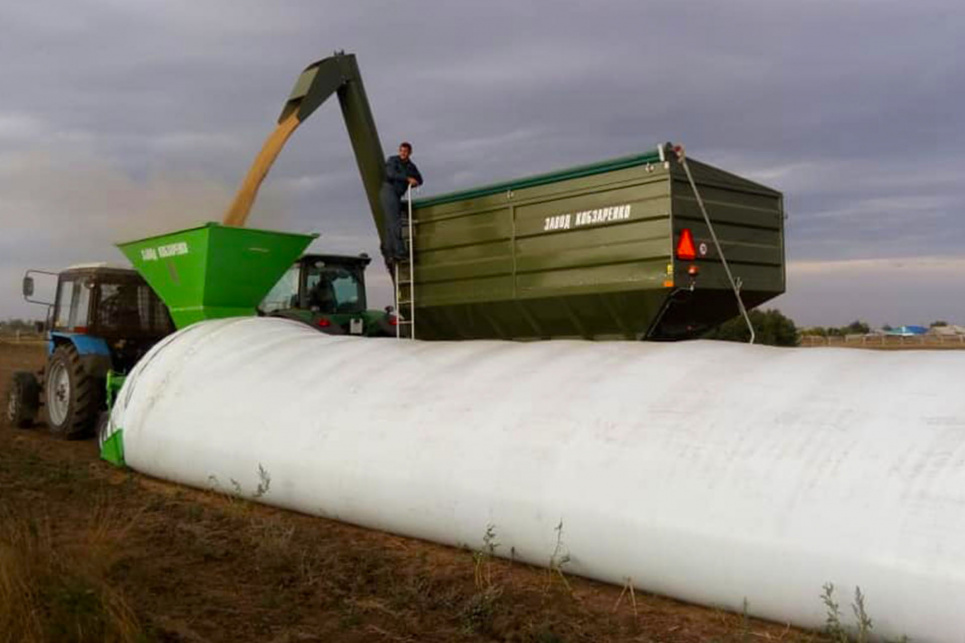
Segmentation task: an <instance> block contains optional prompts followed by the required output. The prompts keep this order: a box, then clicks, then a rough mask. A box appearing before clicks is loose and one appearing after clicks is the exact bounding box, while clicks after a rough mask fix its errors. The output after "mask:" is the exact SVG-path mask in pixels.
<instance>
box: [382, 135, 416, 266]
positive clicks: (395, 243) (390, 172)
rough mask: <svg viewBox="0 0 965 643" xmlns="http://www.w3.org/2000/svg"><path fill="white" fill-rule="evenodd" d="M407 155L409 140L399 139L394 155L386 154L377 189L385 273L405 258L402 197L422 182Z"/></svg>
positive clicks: (409, 154)
mask: <svg viewBox="0 0 965 643" xmlns="http://www.w3.org/2000/svg"><path fill="white" fill-rule="evenodd" d="M411 156H412V145H411V144H410V143H408V142H403V143H402V144H401V145H399V154H398V156H390V157H389V158H388V159H387V160H386V161H385V183H383V184H382V189H381V191H380V192H379V199H380V200H381V201H382V216H383V217H384V219H383V221H384V222H385V239H384V240H383V242H382V256H383V257H384V258H385V265H386V267H387V268H388V269H389V272H391V271H392V268H393V266H395V264H398V263H401V262H403V261H406V260H407V259H408V258H409V255H408V253H407V252H406V248H405V244H404V243H402V211H403V210H402V197H403V196H405V194H406V192H407V191H408V189H409V188H410V187H418V186H420V185H422V174H420V173H419V168H417V167H416V165H415V163H413V162H412V159H411ZM410 242H411V240H410Z"/></svg>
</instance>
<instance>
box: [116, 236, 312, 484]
mask: <svg viewBox="0 0 965 643" xmlns="http://www.w3.org/2000/svg"><path fill="white" fill-rule="evenodd" d="M317 236H318V235H317V234H293V233H290V232H275V231H271V230H257V229H253V228H236V227H231V226H224V225H221V224H219V223H208V224H205V225H203V226H199V227H197V228H188V229H187V230H177V231H175V232H169V233H167V234H161V235H157V236H154V237H148V238H146V239H138V240H136V241H128V242H126V243H119V244H117V247H118V248H120V250H121V252H123V253H124V255H125V256H126V257H127V258H128V260H129V261H130V262H131V263H132V264H133V265H134V268H135V269H137V271H138V272H139V273H140V274H141V276H142V277H144V280H145V281H147V283H148V284H149V285H150V286H151V288H152V289H153V290H154V292H155V293H157V295H158V296H159V297H160V298H161V300H162V301H164V303H165V304H166V305H167V307H168V309H169V311H170V313H171V318H172V319H173V320H174V324H175V325H176V326H177V327H178V328H179V329H180V328H184V327H185V326H189V325H190V324H193V323H195V322H199V321H203V320H206V319H220V318H223V317H247V316H252V315H256V314H257V307H258V304H259V303H261V301H262V299H264V297H265V295H266V294H267V293H268V291H269V290H271V288H272V286H274V285H275V284H276V283H277V282H278V280H279V279H280V278H281V276H282V275H283V274H284V273H285V271H287V270H288V269H289V268H290V267H291V265H292V264H293V263H294V262H295V260H296V259H297V258H298V257H299V256H301V254H302V252H304V251H305V249H306V248H307V247H308V245H309V244H310V243H311V242H312V241H313V240H314V239H315V238H316V237H317ZM123 383H124V375H121V374H118V373H114V372H111V373H108V377H107V398H108V407H110V405H111V403H112V401H113V400H114V399H116V396H117V394H118V393H119V392H120V389H121V386H122V385H123ZM123 434H124V430H123V428H122V427H112V426H111V425H110V423H109V422H108V421H107V418H106V414H105V418H104V421H103V422H102V423H101V424H100V426H99V428H98V441H99V443H100V450H101V457H102V458H103V459H105V460H107V461H108V462H111V463H112V464H114V465H117V466H124V437H123Z"/></svg>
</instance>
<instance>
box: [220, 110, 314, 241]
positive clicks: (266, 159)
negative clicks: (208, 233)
mask: <svg viewBox="0 0 965 643" xmlns="http://www.w3.org/2000/svg"><path fill="white" fill-rule="evenodd" d="M300 123H301V121H299V120H298V116H297V111H295V112H292V113H291V114H290V115H289V116H288V118H286V119H285V120H283V121H282V122H280V123H279V124H278V127H276V128H275V131H273V132H272V133H271V135H270V136H269V137H268V139H267V140H266V141H265V144H264V145H263V146H262V148H261V152H259V153H258V156H257V157H255V161H254V163H252V164H251V167H250V168H249V169H248V174H247V176H245V180H244V181H243V182H242V183H241V187H240V188H238V193H237V194H236V195H235V198H234V201H232V203H231V207H229V208H228V210H227V211H226V212H225V214H224V218H223V219H222V221H223V223H224V224H225V225H230V226H239V227H241V226H244V225H245V222H246V221H247V220H248V215H249V214H250V213H251V206H252V204H254V202H255V197H256V196H258V188H259V187H261V182H262V181H264V180H265V177H266V176H267V175H268V170H270V169H271V165H272V163H274V162H275V159H276V158H278V154H279V153H280V152H281V148H282V147H284V146H285V142H286V141H287V140H288V137H289V136H291V135H292V132H294V131H295V128H297V127H298V125H299V124H300Z"/></svg>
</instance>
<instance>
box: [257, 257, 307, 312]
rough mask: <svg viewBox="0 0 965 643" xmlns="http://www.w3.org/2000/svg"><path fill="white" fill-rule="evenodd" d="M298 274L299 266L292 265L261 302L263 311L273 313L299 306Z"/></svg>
mask: <svg viewBox="0 0 965 643" xmlns="http://www.w3.org/2000/svg"><path fill="white" fill-rule="evenodd" d="M298 275H299V267H298V266H297V265H296V266H292V267H291V268H289V269H288V272H286V273H285V274H284V275H283V276H282V278H281V279H280V280H279V281H278V283H277V284H275V287H274V288H272V289H271V292H269V293H268V294H267V295H266V296H265V298H264V299H263V300H262V302H261V306H259V308H261V311H262V312H264V313H273V312H275V311H276V310H285V309H286V308H297V307H298Z"/></svg>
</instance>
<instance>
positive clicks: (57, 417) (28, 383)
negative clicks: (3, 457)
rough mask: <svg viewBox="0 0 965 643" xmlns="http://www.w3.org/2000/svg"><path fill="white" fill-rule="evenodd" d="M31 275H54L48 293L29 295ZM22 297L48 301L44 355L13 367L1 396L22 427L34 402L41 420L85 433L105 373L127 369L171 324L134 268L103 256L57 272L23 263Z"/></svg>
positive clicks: (67, 432)
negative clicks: (38, 365)
mask: <svg viewBox="0 0 965 643" xmlns="http://www.w3.org/2000/svg"><path fill="white" fill-rule="evenodd" d="M35 275H47V277H48V278H50V279H53V278H54V277H56V290H55V291H54V294H53V301H44V300H41V299H37V298H35V290H36V284H35ZM23 295H24V299H26V300H27V301H29V302H31V303H36V304H43V305H46V306H47V307H48V308H47V320H46V322H45V330H46V339H47V360H46V364H45V366H44V369H43V371H42V372H41V373H39V375H38V374H34V373H26V372H18V373H14V378H13V382H12V383H11V384H12V385H11V387H10V394H9V395H10V397H9V400H8V404H7V414H8V420H9V421H10V423H11V424H13V425H15V426H20V427H28V426H30V425H31V424H33V422H34V420H35V418H36V416H37V414H38V412H39V410H40V408H41V407H43V408H44V410H45V415H46V420H47V426H48V427H49V429H50V431H51V432H52V433H54V434H57V435H60V436H62V437H67V438H75V437H84V436H85V435H87V434H89V433H90V431H91V429H92V428H93V427H94V423H95V421H96V419H97V417H98V415H99V414H100V413H101V411H102V410H103V409H104V407H105V398H106V391H105V385H106V381H107V377H108V373H126V372H128V371H130V369H131V368H132V367H133V366H134V364H135V363H137V361H138V360H139V359H140V358H141V357H142V356H143V355H144V354H145V353H146V352H147V351H148V350H149V349H150V348H151V347H152V346H153V345H154V344H156V343H157V342H158V340H160V339H161V338H163V337H164V336H165V335H168V334H170V333H172V332H174V324H173V323H172V321H171V316H170V315H169V314H168V309H167V308H166V307H165V306H164V304H163V303H162V302H161V300H160V299H159V298H158V297H157V295H156V294H154V291H152V290H151V288H150V287H149V286H148V285H147V283H146V282H145V281H144V279H142V278H141V276H140V275H138V274H137V272H135V271H134V270H131V269H129V268H121V267H114V266H109V265H107V264H85V265H78V266H72V267H70V268H67V269H66V270H64V271H62V272H60V273H50V272H44V271H41V270H29V271H27V274H26V275H25V276H24V279H23Z"/></svg>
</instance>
